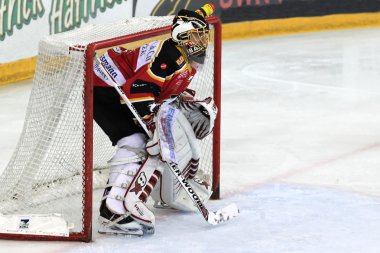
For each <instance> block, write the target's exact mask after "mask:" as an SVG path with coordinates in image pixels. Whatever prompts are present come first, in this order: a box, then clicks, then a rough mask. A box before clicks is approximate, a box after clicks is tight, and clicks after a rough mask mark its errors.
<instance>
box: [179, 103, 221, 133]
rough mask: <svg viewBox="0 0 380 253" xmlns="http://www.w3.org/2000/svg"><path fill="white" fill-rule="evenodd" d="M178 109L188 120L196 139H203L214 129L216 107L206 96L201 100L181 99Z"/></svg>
mask: <svg viewBox="0 0 380 253" xmlns="http://www.w3.org/2000/svg"><path fill="white" fill-rule="evenodd" d="M180 110H181V112H182V113H183V114H184V115H185V117H186V118H187V120H188V121H189V123H190V125H191V127H192V128H193V130H194V133H195V136H196V137H197V139H203V138H205V137H206V136H207V135H209V134H210V133H211V132H212V130H213V129H214V123H215V119H216V115H217V113H218V108H217V107H216V105H215V103H214V100H213V99H212V98H211V97H208V98H206V99H204V100H202V101H196V100H192V101H181V102H180Z"/></svg>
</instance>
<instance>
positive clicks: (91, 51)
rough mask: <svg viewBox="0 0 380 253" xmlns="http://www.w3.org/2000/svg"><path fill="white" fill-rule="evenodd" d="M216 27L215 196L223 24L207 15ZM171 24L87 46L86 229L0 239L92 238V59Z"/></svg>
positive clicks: (214, 188) (2, 235) (167, 29)
mask: <svg viewBox="0 0 380 253" xmlns="http://www.w3.org/2000/svg"><path fill="white" fill-rule="evenodd" d="M207 21H208V22H209V24H210V25H213V27H214V101H215V104H216V106H217V107H218V114H217V117H216V119H215V125H214V130H213V155H212V156H213V168H212V171H213V176H212V191H213V194H212V196H211V198H212V199H219V198H220V124H221V54H222V52H221V51H222V50H221V47H222V43H221V39H222V36H221V32H222V26H221V22H220V20H219V18H218V17H216V16H212V17H209V18H207ZM170 29H171V26H164V27H161V28H157V29H153V30H148V31H143V32H139V33H135V34H130V35H126V36H121V37H116V38H111V39H107V40H102V41H98V42H94V43H91V44H89V45H88V46H87V48H86V49H85V66H84V67H85V81H84V91H83V96H84V110H85V113H84V125H83V127H84V143H83V146H84V152H83V164H84V168H83V171H84V173H83V192H84V194H83V208H84V210H87V211H84V212H83V229H82V231H81V232H73V233H70V234H69V236H68V237H61V236H45V235H28V234H5V233H0V239H6V240H36V241H82V242H90V241H91V240H92V208H93V91H94V87H93V75H94V72H93V62H94V55H95V52H96V51H97V50H101V49H105V48H109V47H113V46H116V45H121V44H126V43H130V42H133V41H136V40H142V39H147V38H149V37H153V36H159V35H163V34H167V33H168V32H170Z"/></svg>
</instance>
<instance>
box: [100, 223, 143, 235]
mask: <svg viewBox="0 0 380 253" xmlns="http://www.w3.org/2000/svg"><path fill="white" fill-rule="evenodd" d="M98 233H100V234H108V235H133V236H143V235H144V231H143V230H142V229H120V228H117V227H115V226H113V227H107V226H103V225H101V226H100V227H99V229H98Z"/></svg>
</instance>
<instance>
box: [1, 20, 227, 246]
mask: <svg viewBox="0 0 380 253" xmlns="http://www.w3.org/2000/svg"><path fill="white" fill-rule="evenodd" d="M146 19H147V20H148V19H150V18H149V17H148V18H146ZM151 19H152V20H154V17H151ZM167 19H168V20H170V19H169V17H168V18H167ZM207 20H208V22H209V24H210V26H211V36H212V39H211V42H210V43H211V44H210V46H209V48H211V49H210V50H212V53H211V55H212V58H211V59H209V61H208V63H207V61H206V64H209V65H210V66H209V70H210V72H209V73H205V74H204V76H200V77H199V79H198V80H197V81H195V83H196V85H198V86H199V87H198V86H197V87H195V88H194V89H195V90H196V91H197V92H198V93H197V94H198V96H200V98H202V96H204V97H205V96H210V95H211V96H213V98H214V100H215V103H216V105H217V107H218V109H219V112H218V115H217V118H216V122H215V127H214V131H213V134H212V136H210V137H207V138H208V140H207V141H206V142H207V143H206V144H204V145H203V146H202V147H201V149H203V150H202V154H204V155H205V157H206V158H205V159H204V160H207V161H205V163H204V164H202V158H203V157H201V164H200V166H201V168H200V170H201V171H202V173H203V175H204V177H205V179H208V181H209V182H211V183H212V189H213V195H212V198H213V199H219V197H220V187H219V185H220V118H221V23H220V21H219V19H218V18H217V17H215V16H213V17H209V18H208V19H207ZM165 22H167V21H165ZM135 25H138V24H135ZM110 29H113V27H112V26H111V27H110ZM170 29H171V26H170V25H165V26H163V27H158V28H154V29H150V30H144V31H139V32H135V33H131V34H128V35H122V36H116V37H112V38H111V37H110V38H107V39H101V40H99V41H93V42H91V43H88V44H86V43H84V44H80V43H79V44H77V45H75V46H69V49H68V51H69V52H66V51H67V50H66V51H65V50H63V51H65V52H64V54H66V55H67V54H76V53H78V54H83V57H84V59H83V65H82V66H81V65H79V66H75V67H73V66H72V65H73V63H71V64H68V63H67V62H66V61H67V60H66V59H60V60H56V59H54V61H52V58H54V53H53V54H52V56H50V55H49V56H41V57H40V56H39V60H38V65H37V70H36V75H35V78H34V81H33V90H32V94H31V99H30V101H29V105H30V107H33V108H32V109H30V108H29V107H28V112H27V117H26V120H25V125H24V130H23V133H22V135H21V138H20V141H19V144H18V147H17V149H16V151H15V154H14V155H13V157H12V160H11V162H10V163H9V164H8V166H7V168H6V169H5V173H3V174H2V175H1V177H0V183H2V185H4V184H3V182H7V181H12V180H11V179H12V178H13V177H16V176H14V175H16V174H20V173H21V172H24V171H26V168H29V167H33V168H35V166H37V167H38V168H37V169H35V171H34V170H33V172H34V173H35V174H33V177H28V180H31V179H32V178H33V180H34V179H35V178H38V177H39V175H40V174H42V172H41V171H49V175H50V174H51V173H50V170H52V169H51V168H52V167H59V166H62V168H64V169H66V168H68V167H71V166H72V164H71V163H70V160H71V159H72V160H78V161H79V162H78V163H79V164H82V165H80V166H79V167H81V168H79V169H78V171H76V170H74V169H73V170H72V172H71V168H70V172H71V173H73V176H72V177H73V178H74V177H78V178H79V179H72V178H71V177H70V175H69V176H68V173H67V172H65V174H64V175H61V174H57V175H56V177H58V179H54V178H52V179H49V180H48V179H46V180H45V179H44V180H42V181H43V183H42V182H40V181H41V179H38V180H40V181H36V182H34V181H33V182H31V183H29V181H28V184H26V185H27V186H28V187H30V190H28V189H25V190H24V191H23V190H19V189H18V190H16V188H18V187H22V185H23V182H26V181H27V180H25V179H19V178H17V180H13V181H15V183H14V184H12V185H11V184H10V185H9V186H7V185H6V186H5V188H7V187H8V188H9V189H5V191H6V192H7V195H6V194H5V195H4V196H5V197H4V196H3V197H2V198H0V214H4V215H11V214H12V213H14V214H18V213H23V214H25V213H28V214H29V212H33V213H35V212H36V210H38V209H39V208H41V209H42V210H41V213H44V210H45V207H46V206H49V207H50V205H53V206H54V205H55V202H54V201H55V200H51V204H50V205H47V204H46V203H43V204H41V207H39V203H38V201H41V199H43V196H41V193H42V192H43V193H46V194H47V195H49V196H51V195H54V194H55V193H56V192H60V191H61V189H63V188H64V187H65V186H66V187H67V186H68V187H71V186H70V185H68V183H67V182H70V183H73V182H77V184H79V183H80V182H82V183H81V184H82V186H78V187H79V188H78V189H82V193H79V194H76V193H73V192H71V191H68V192H69V193H65V195H62V196H58V198H65V197H66V196H68V200H65V199H63V201H68V202H70V201H71V199H73V198H79V199H78V200H76V201H77V202H78V203H79V204H78V205H79V206H80V207H78V209H79V208H81V210H79V211H78V212H80V213H81V215H79V218H78V217H74V218H73V221H72V222H73V223H75V226H76V227H77V228H78V229H79V230H77V231H71V230H70V232H69V233H68V235H64V236H62V235H56V234H54V235H51V234H50V235H49V234H28V231H25V229H19V230H17V229H16V230H17V231H16V230H14V229H13V230H12V229H10V230H9V231H10V232H9V231H7V232H6V233H5V232H4V230H1V231H0V239H14V240H60V241H85V242H89V241H91V238H92V227H93V224H92V222H93V217H92V209H93V189H94V188H96V187H98V188H99V187H100V188H101V187H102V186H104V185H105V181H104V180H105V179H104V178H103V177H104V174H106V173H101V172H100V173H95V172H94V171H95V167H96V166H95V163H97V162H95V160H96V159H97V155H96V154H97V153H98V152H99V150H94V149H95V148H96V147H95V144H94V143H96V142H98V140H97V137H96V136H97V132H98V131H99V130H98V129H95V128H96V127H95V126H94V121H93V62H94V55H95V53H96V52H99V51H102V50H105V49H107V48H111V47H115V46H119V45H131V43H136V42H138V43H137V44H139V43H140V44H142V42H144V41H145V40H147V39H150V38H156V37H157V36H163V35H166V36H167V34H168V33H170ZM80 32H83V33H86V32H88V29H83V31H82V30H81V29H78V30H76V31H75V33H76V34H78V33H80ZM53 36H54V35H53ZM44 43H45V42H42V43H40V48H42V47H44V46H45V44H44ZM52 44H54V43H52ZM68 44H69V43H68ZM78 45H79V46H78ZM52 47H56V45H55V44H54V45H53V46H52ZM60 50H61V49H59V50H58V51H60ZM66 57H67V56H66ZM81 57H82V56H81ZM51 63H53V65H59V66H58V67H57V66H55V69H57V68H58V69H59V70H57V71H56V72H57V73H58V72H59V73H58V74H57V73H56V72H55V70H54V71H53V70H51V69H49V67H48V66H47V65H51ZM66 65H68V66H66ZM81 68H83V77H81V76H80V75H79V79H81V78H83V88H82V89H79V91H76V89H74V90H75V92H82V95H80V94H79V95H76V96H75V98H73V96H74V95H72V94H73V93H75V92H74V91H73V90H72V89H71V88H70V90H68V91H66V92H63V93H62V94H64V96H68V97H69V98H65V99H63V102H60V101H58V102H57V104H58V106H59V105H60V104H62V106H61V107H63V109H61V108H59V109H57V108H55V107H54V106H57V105H56V102H55V101H54V102H52V105H53V106H52V107H54V108H53V109H51V108H50V107H49V108H48V109H46V111H48V112H49V115H50V114H51V115H53V116H50V117H53V118H49V119H48V121H51V122H53V123H52V124H50V125H48V126H45V125H44V126H42V128H43V131H44V132H46V134H41V137H40V138H37V139H36V138H35V137H34V136H33V137H28V134H30V132H33V131H36V130H34V129H33V131H32V130H30V125H33V124H37V125H38V123H34V122H35V121H39V120H41V121H44V120H45V119H42V118H41V119H39V118H38V117H36V116H34V115H35V114H36V113H39V114H41V115H44V117H45V114H48V113H46V112H45V111H44V112H39V111H38V112H35V111H37V110H38V109H39V108H38V107H40V106H37V105H36V106H34V104H35V103H37V102H35V101H38V103H42V102H41V100H42V99H44V97H45V96H46V98H47V100H49V97H48V96H49V95H48V94H50V93H52V92H50V91H49V92H46V90H47V89H49V88H47V86H48V84H49V85H50V84H53V83H54V82H56V81H54V79H52V80H50V79H49V78H56V77H55V76H58V77H59V78H61V79H62V78H64V79H65V78H70V77H71V76H70V71H76V70H78V71H80V69H81ZM46 69H47V70H46ZM63 69H64V71H65V72H68V73H69V74H67V73H66V74H65V75H61V72H63ZM58 77H57V78H58ZM48 79H49V80H50V81H46V80H48ZM57 80H58V79H57ZM43 82H46V84H45V83H44V84H43V85H41V83H43ZM193 82H194V81H193ZM38 85H40V86H41V87H42V88H35V87H34V86H38ZM206 86H210V87H206ZM190 87H191V86H190ZM191 88H193V87H191ZM197 88H198V89H197ZM206 88H207V91H206ZM37 89H38V91H37ZM41 90H43V91H44V92H46V95H45V93H41ZM199 90H200V92H199ZM203 90H205V92H203ZM210 92H212V94H210ZM62 94H61V93H60V95H55V96H59V97H60V96H62ZM33 97H37V98H35V99H34V98H33ZM78 97H81V98H82V100H80V101H79V102H78V103H80V104H82V106H83V108H82V109H81V110H82V111H83V114H82V113H80V115H79V116H78V118H82V119H81V120H80V122H79V123H75V124H73V125H65V124H64V123H65V121H70V120H71V118H70V120H68V119H67V118H65V117H66V115H68V116H67V117H70V115H69V114H70V113H72V114H75V113H73V112H71V111H69V110H66V107H67V106H68V104H70V102H71V100H73V101H74V99H77V98H78ZM204 97H203V98H204ZM54 99H55V98H53V99H52V100H54ZM75 101H76V100H75ZM73 104H75V102H73ZM36 108H38V109H36ZM41 110H42V109H41ZM75 110H77V109H75ZM51 111H53V112H54V113H50V112H51ZM56 111H58V112H56ZM82 120H83V121H82ZM29 121H31V122H32V123H29ZM61 121H62V122H61ZM73 121H75V119H73ZM78 125H79V126H82V127H83V128H82V129H81V130H80V129H79V130H80V131H79V133H78V136H80V135H81V137H82V138H81V140H82V142H81V144H80V146H81V148H80V149H79V152H82V158H80V157H79V158H78V157H77V156H78V154H76V153H77V152H76V153H75V152H73V153H74V154H73V155H72V157H71V156H70V155H69V156H68V155H67V153H68V151H67V147H70V146H73V145H76V144H75V143H69V144H66V143H65V144H64V145H63V146H62V147H60V148H57V149H53V150H52V151H50V149H52V147H54V148H55V146H53V144H55V143H56V142H65V138H66V137H65V135H59V136H58V134H57V132H60V131H61V130H57V129H63V130H65V131H66V130H67V129H69V130H67V132H68V133H70V132H72V131H73V129H74V128H75V130H77V128H78ZM51 129H53V130H51ZM63 130H62V131H63ZM34 135H35V134H34ZM66 135H67V133H66ZM57 136H58V137H57ZM41 138H42V139H41ZM73 138H74V137H73ZM55 139H56V140H55ZM74 140H75V139H74ZM25 142H26V143H29V142H30V143H31V144H24V143H25ZM74 142H75V141H74ZM78 142H79V141H78ZM44 143H47V144H44ZM25 145H26V147H24V146H25ZM44 145H45V146H44ZM109 145H110V143H109ZM31 148H33V151H31V152H32V153H33V154H31V158H30V159H29V160H28V159H21V158H20V157H22V153H25V150H28V149H31ZM35 149H36V150H37V151H34V150H35ZM41 153H43V154H41ZM57 153H62V156H58V155H57ZM208 156H209V158H207V157H208ZM108 158H110V157H108ZM102 159H103V158H102ZM20 160H22V161H21V162H20ZM24 160H28V161H24ZM32 160H36V162H33V161H32ZM103 160H104V159H103ZM57 164H59V166H58V165H57ZM56 165H57V166H56ZM102 166H103V167H104V165H102ZM102 166H100V167H102ZM202 166H204V168H202ZM209 166H210V167H211V168H208V167H209ZM40 167H41V168H40ZM44 167H46V168H44ZM29 170H30V169H29ZM61 170H62V169H61ZM10 171H12V172H10ZM46 173H47V172H46ZM57 173H58V172H57ZM59 173H60V172H59ZM100 174H102V175H101V176H100V179H98V176H99V175H100ZM41 177H43V176H41ZM94 177H97V179H96V180H95V181H96V182H97V183H96V184H99V185H100V186H95V185H94ZM36 180H37V179H36ZM78 182H79V183H78ZM99 182H100V183H99ZM73 184H74V183H73ZM25 187H26V186H25ZM55 187H56V188H55ZM49 191H52V194H49ZM65 191H66V189H65ZM31 192H32V193H31ZM33 192H35V193H33ZM1 193H2V192H1V191H0V194H1ZM31 194H34V195H36V196H34V195H33V196H32V195H31ZM33 197H36V198H37V199H38V198H40V199H38V200H34V199H32V200H31V201H30V202H31V204H30V203H29V202H28V203H26V205H29V204H30V209H28V208H27V207H25V208H23V209H21V210H17V208H15V206H17V205H16V203H17V201H20V202H21V201H22V199H23V198H24V199H28V200H29V198H33ZM49 201H50V200H46V199H43V200H42V201H41V202H49ZM13 202H15V203H13ZM2 203H5V205H4V206H5V208H2V207H1V204H2ZM80 203H82V204H80ZM7 205H9V208H8V206H7ZM67 205H70V203H68V204H67ZM7 208H8V209H7ZM65 209H68V210H67V213H68V214H63V217H69V216H70V213H72V212H74V211H73V209H70V208H68V207H66V206H63V207H60V210H65ZM47 212H55V210H54V208H53V207H52V209H51V210H48V211H47ZM24 216H25V215H24ZM28 217H29V216H28ZM30 217H32V216H30ZM0 218H1V216H0ZM31 219H32V218H31ZM69 219H70V218H69ZM70 222H71V221H70ZM76 223H78V224H76ZM0 225H1V219H0ZM12 231H15V232H14V233H12ZM20 231H21V233H20Z"/></svg>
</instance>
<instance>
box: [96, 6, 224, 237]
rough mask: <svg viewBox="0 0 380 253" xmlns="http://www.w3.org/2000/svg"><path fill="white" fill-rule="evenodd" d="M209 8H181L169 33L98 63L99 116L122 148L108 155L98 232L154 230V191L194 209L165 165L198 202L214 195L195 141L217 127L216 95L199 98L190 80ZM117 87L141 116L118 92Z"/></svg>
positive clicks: (167, 203)
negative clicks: (172, 167)
mask: <svg viewBox="0 0 380 253" xmlns="http://www.w3.org/2000/svg"><path fill="white" fill-rule="evenodd" d="M212 12H213V6H212V5H209V4H206V5H205V6H203V7H202V8H200V9H198V10H196V11H190V10H181V11H179V13H178V14H177V15H176V16H175V18H174V20H173V25H172V32H171V35H172V36H171V38H169V39H166V40H158V41H153V42H150V43H148V44H146V45H143V46H141V47H139V48H137V49H134V50H128V49H125V48H122V47H118V48H113V49H110V50H108V51H107V52H106V53H105V54H103V55H102V56H100V57H99V58H98V61H97V62H96V63H95V64H94V74H95V75H94V83H95V84H94V85H95V87H94V119H95V121H96V122H97V124H98V125H99V126H100V127H101V128H102V130H103V131H104V132H105V133H106V135H107V136H108V137H109V139H110V140H111V142H112V145H114V146H117V148H118V149H117V151H116V154H115V155H114V157H113V158H112V159H111V160H110V162H109V165H110V172H109V179H108V183H107V186H106V188H105V191H104V195H103V198H102V203H101V206H100V217H99V221H100V227H99V232H100V233H116V234H119V233H121V234H131V235H143V234H152V233H154V224H155V217H154V214H153V212H152V211H151V210H149V209H148V207H147V206H146V201H147V199H148V197H149V196H151V197H152V198H153V199H154V201H155V206H156V207H161V208H176V209H179V210H185V211H191V210H194V209H196V207H195V206H194V204H193V202H192V200H190V198H189V197H188V196H187V195H186V193H184V189H183V188H182V187H181V186H180V184H179V181H178V180H177V179H176V177H175V176H174V175H173V173H172V172H171V171H170V170H169V168H168V164H174V165H175V166H176V168H178V169H179V170H180V171H181V175H182V176H183V177H184V178H186V179H187V180H188V181H189V184H190V185H191V186H192V189H194V190H195V191H197V194H198V195H199V197H200V198H201V201H207V200H208V198H209V197H210V195H211V191H210V187H209V186H208V185H207V183H205V182H203V181H202V180H201V179H199V178H197V170H198V164H199V160H200V159H201V157H200V156H201V155H200V151H199V146H198V145H199V144H198V141H199V140H201V139H203V138H204V137H205V136H207V135H208V134H210V133H211V132H212V130H213V125H214V120H215V117H216V114H217V108H216V107H215V105H214V102H213V99H212V98H206V99H204V100H195V99H194V95H195V92H194V91H191V90H189V89H187V87H188V85H189V84H190V82H191V81H192V79H193V77H194V76H195V75H196V73H197V71H200V69H201V66H202V64H203V63H204V60H205V57H206V54H207V47H208V41H209V26H208V23H207V21H206V19H205V17H206V16H208V15H210V14H211V13H212ZM117 87H119V88H120V89H114V88H117ZM120 90H122V91H123V94H124V95H125V96H126V99H127V100H128V101H132V103H131V106H132V107H133V108H135V110H136V113H137V114H138V117H136V116H135V115H134V114H133V111H132V110H131V108H129V106H126V105H125V104H124V103H126V101H125V100H124V101H123V100H122V99H120V94H119V93H118V92H116V91H120ZM140 117H141V118H142V119H143V120H144V123H142V124H141V123H139V120H137V118H139V119H140ZM143 125H144V126H143ZM146 126H148V128H149V130H150V131H151V132H152V133H153V138H151V139H148V136H147V133H146V131H145V129H146Z"/></svg>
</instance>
